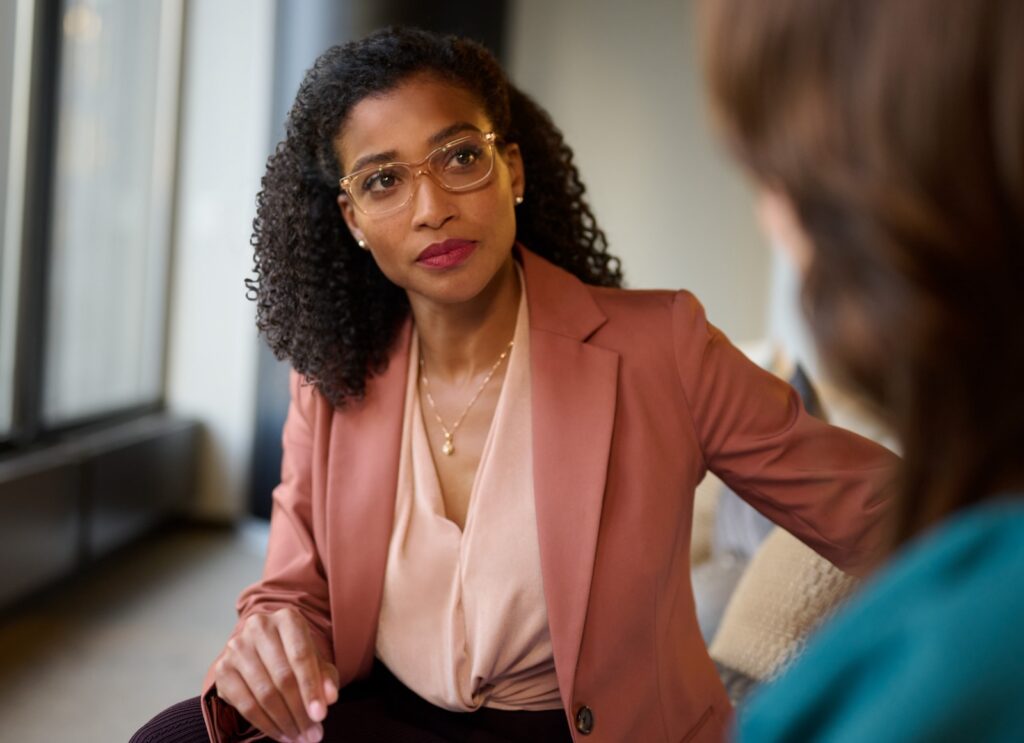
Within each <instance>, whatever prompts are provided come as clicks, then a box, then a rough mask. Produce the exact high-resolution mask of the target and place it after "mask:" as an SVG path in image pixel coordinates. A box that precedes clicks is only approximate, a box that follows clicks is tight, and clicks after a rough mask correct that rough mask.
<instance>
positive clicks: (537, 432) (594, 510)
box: [517, 246, 619, 710]
mask: <svg viewBox="0 0 1024 743" xmlns="http://www.w3.org/2000/svg"><path fill="white" fill-rule="evenodd" d="M517 250H518V252H519V255H520V256H521V259H522V262H523V270H524V273H525V274H526V295H527V301H528V302H529V303H530V367H531V375H532V377H531V382H530V384H531V389H532V401H531V412H532V416H533V486H534V502H535V505H536V510H537V537H538V542H539V543H540V558H541V572H542V575H543V580H544V597H545V601H546V602H547V610H548V626H549V627H550V630H551V647H552V652H553V654H554V658H555V672H556V674H557V675H558V687H559V690H560V691H561V694H562V701H563V703H564V705H565V708H566V709H568V710H571V709H572V706H573V698H574V694H575V679H576V668H577V665H578V663H579V655H580V649H581V647H582V642H583V630H584V625H585V623H586V616H587V607H588V605H589V602H590V585H591V580H592V577H593V573H594V560H595V556H596V554H597V540H598V533H599V531H600V526H601V510H602V507H603V505H604V494H605V484H606V479H607V472H608V459H609V456H610V454H611V442H612V431H613V429H614V425H615V407H616V400H617V390H618V370H619V355H618V354H617V353H616V352H614V351H611V350H608V349H605V348H601V347H600V346H597V345H593V344H590V343H587V342H586V341H587V340H588V339H589V338H590V337H591V336H592V335H593V333H594V332H595V331H596V330H597V329H598V328H600V327H601V326H602V325H604V324H605V322H607V317H606V316H605V314H604V313H603V312H602V311H601V309H600V308H599V307H598V306H597V303H596V302H595V301H594V298H593V295H592V294H591V292H592V290H591V289H590V288H588V287H587V286H586V285H585V284H583V282H581V281H580V280H579V279H577V278H576V277H574V276H572V275H570V274H569V273H567V272H565V271H563V270H561V269H560V268H557V267H556V266H554V265H552V264H550V263H548V262H547V261H545V260H543V259H542V258H540V257H538V256H536V255H534V254H533V253H531V252H530V251H529V250H526V249H525V248H523V247H521V246H519V247H518V248H517Z"/></svg>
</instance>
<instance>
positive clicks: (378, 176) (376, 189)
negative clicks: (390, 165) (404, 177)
mask: <svg viewBox="0 0 1024 743" xmlns="http://www.w3.org/2000/svg"><path fill="white" fill-rule="evenodd" d="M399 182H400V181H399V178H398V174H397V173H395V172H394V171H391V170H379V171H377V172H376V173H373V174H372V175H369V176H367V177H366V179H365V180H364V181H363V191H370V192H371V193H384V192H387V191H390V190H392V189H394V188H396V187H397V186H398V184H399Z"/></svg>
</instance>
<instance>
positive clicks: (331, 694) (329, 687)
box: [324, 679, 338, 701]
mask: <svg viewBox="0 0 1024 743" xmlns="http://www.w3.org/2000/svg"><path fill="white" fill-rule="evenodd" d="M324 696H326V697H327V699H328V700H333V701H337V699H338V687H337V686H335V685H334V682H333V681H331V680H330V679H327V680H326V681H324Z"/></svg>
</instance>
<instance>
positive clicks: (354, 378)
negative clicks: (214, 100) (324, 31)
mask: <svg viewBox="0 0 1024 743" xmlns="http://www.w3.org/2000/svg"><path fill="white" fill-rule="evenodd" d="M419 73H429V74H431V75H436V76H437V77H439V78H440V79H442V80H444V81H446V82H451V83H453V84H455V85H458V86H460V87H462V88H464V89H466V90H468V91H469V92H470V93H472V94H473V95H475V96H476V97H477V98H478V100H479V101H480V102H481V104H482V106H483V108H484V111H485V112H486V113H487V115H488V117H489V118H490V120H491V121H492V122H493V124H494V131H495V132H496V133H497V134H498V136H499V140H500V141H503V142H515V143H517V144H518V145H519V148H520V151H521V152H522V158H523V163H524V167H525V170H526V183H527V187H528V189H529V192H528V195H529V198H528V199H527V200H526V202H525V203H524V204H523V205H522V206H520V207H518V209H517V210H516V214H517V220H516V239H517V240H519V241H520V242H522V243H523V244H525V245H527V246H529V247H530V249H531V250H533V251H535V252H536V253H538V254H539V255H542V256H544V257H545V258H546V259H547V260H549V261H551V262H552V263H555V264H556V265H558V266H561V267H562V268H564V269H565V270H567V271H569V272H570V273H572V274H574V275H575V276H577V277H579V278H580V279H581V280H582V281H584V282H586V283H588V284H594V285H598V286H620V285H621V284H622V272H621V268H620V264H619V260H618V259H617V258H615V257H614V256H612V255H610V254H609V253H608V244H607V240H606V238H605V235H604V232H603V231H602V230H601V229H600V227H598V225H597V220H596V219H595V218H594V215H593V213H592V212H591V210H590V207H589V206H588V205H587V203H586V201H585V200H584V198H583V195H584V192H585V190H586V189H585V188H584V186H583V183H582V182H581V181H580V177H579V172H578V171H577V169H576V166H575V165H574V164H573V153H572V150H571V149H570V148H569V146H568V145H566V144H565V141H564V139H563V137H562V133H561V132H560V131H559V129H558V128H557V127H556V126H555V125H554V123H553V122H552V120H551V117H550V116H549V115H548V114H547V112H545V111H544V110H543V109H542V108H541V107H540V106H538V105H537V104H536V103H535V102H534V101H533V100H531V99H530V97H529V96H527V95H526V94H525V93H523V92H522V91H520V90H519V89H517V88H516V87H515V86H514V85H512V84H511V83H510V82H509V80H508V77H507V76H506V75H505V73H504V71H503V70H502V68H501V66H500V65H499V64H498V62H497V60H495V58H494V57H493V56H492V55H491V53H490V52H488V51H487V50H486V49H485V48H484V47H483V46H481V45H480V44H477V43H475V42H473V41H470V40H468V39H463V38H459V37H456V36H440V35H437V34H433V33H430V32H426V31H421V30H417V29H409V28H388V29H385V30H382V31H378V32H376V33H374V34H372V35H370V36H368V37H366V38H364V39H362V40H360V41H355V42H351V43H348V44H345V45H342V46H335V47H332V48H331V49H328V50H327V51H326V52H325V53H324V54H322V55H321V56H320V57H319V58H318V59H317V60H316V62H315V63H314V64H313V67H312V69H310V70H309V72H307V73H306V77H305V79H304V80H303V81H302V84H301V85H300V86H299V92H298V95H297V96H296V98H295V103H294V105H293V106H292V108H291V110H290V111H289V113H288V119H287V122H286V126H285V132H286V135H285V139H284V140H283V141H282V142H280V143H279V144H278V145H277V148H276V149H275V151H274V154H273V155H271V157H270V158H269V160H268V162H267V172H266V175H264V177H263V180H262V184H261V185H262V190H261V191H260V193H259V195H258V196H257V198H256V205H257V209H256V219H255V220H254V222H253V236H252V245H253V248H254V249H255V257H254V268H253V273H254V274H255V278H251V279H247V280H246V282H245V284H246V287H247V288H248V292H247V294H248V296H249V298H250V299H253V300H255V302H256V325H257V327H258V328H259V331H260V332H261V333H262V334H263V335H264V336H265V338H266V340H267V342H268V343H269V345H270V348H271V349H272V350H273V352H274V354H275V355H276V356H277V357H278V358H279V359H288V360H289V361H290V362H291V364H292V366H293V367H294V368H295V370H296V371H298V372H299V373H300V374H302V375H303V376H304V377H305V378H306V379H307V380H308V381H309V382H311V383H313V384H315V385H316V386H317V388H318V390H319V392H320V393H321V394H322V395H323V396H324V397H325V398H326V399H327V400H329V401H330V402H331V404H333V405H334V406H336V407H341V406H343V405H344V404H345V403H346V402H347V401H349V400H358V399H360V398H362V397H363V395H364V393H365V390H366V382H367V380H368V379H369V378H370V377H371V376H372V375H374V374H379V373H380V372H381V371H383V370H384V368H385V367H386V366H387V360H388V357H389V355H390V350H391V346H392V345H393V343H394V341H395V338H396V335H397V333H398V330H399V328H400V327H401V324H402V322H403V321H404V319H405V318H406V317H407V315H408V313H409V302H408V298H407V296H406V294H405V292H404V291H403V290H402V289H400V288H399V287H397V286H395V285H394V284H392V283H391V282H390V281H389V280H388V279H387V278H385V276H384V274H383V273H381V271H380V269H378V267H377V264H376V263H375V262H374V260H373V258H372V256H371V255H370V253H369V252H368V251H365V250H362V249H360V248H359V247H358V246H357V245H356V242H355V239H354V238H353V237H352V235H351V233H350V232H349V230H348V228H347V227H346V225H345V222H344V220H343V218H342V216H341V213H340V211H339V209H338V206H337V196H338V180H339V178H340V177H341V175H342V173H341V172H340V166H339V164H338V162H337V159H336V157H335V153H334V150H333V146H332V140H333V139H334V138H335V137H336V135H337V134H338V133H339V132H340V131H341V129H342V127H343V126H344V124H345V122H346V118H347V116H348V115H349V113H350V112H351V111H352V108H353V106H355V105H356V104H357V103H358V102H359V101H361V100H363V99H364V98H366V97H367V96H371V95H374V94H379V93H382V92H386V91H388V90H393V89H394V88H395V87H397V86H398V85H399V84H400V83H402V82H403V81H405V80H407V79H408V78H409V77H411V76H413V75H416V74H419Z"/></svg>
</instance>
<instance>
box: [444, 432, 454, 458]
mask: <svg viewBox="0 0 1024 743" xmlns="http://www.w3.org/2000/svg"><path fill="white" fill-rule="evenodd" d="M441 451H442V452H444V455H445V456H446V457H450V456H451V455H452V454H454V453H455V444H453V443H452V435H451V434H450V433H446V434H445V435H444V446H442V447H441Z"/></svg>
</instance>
